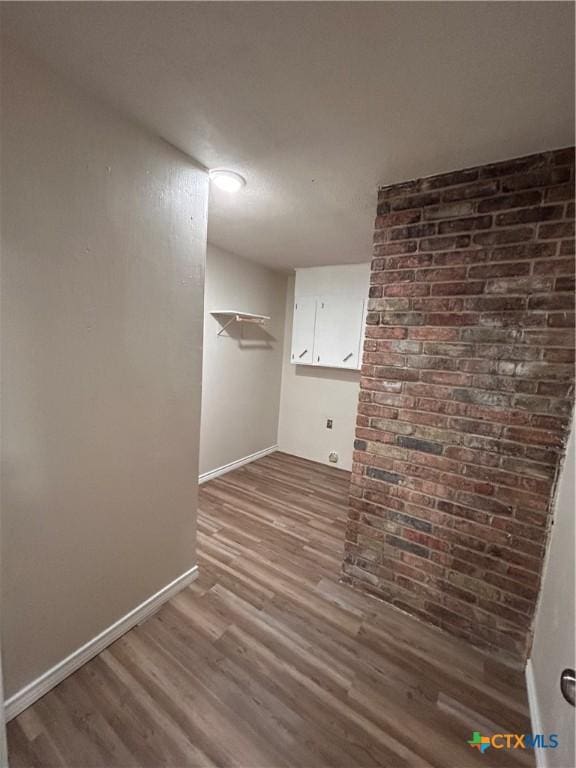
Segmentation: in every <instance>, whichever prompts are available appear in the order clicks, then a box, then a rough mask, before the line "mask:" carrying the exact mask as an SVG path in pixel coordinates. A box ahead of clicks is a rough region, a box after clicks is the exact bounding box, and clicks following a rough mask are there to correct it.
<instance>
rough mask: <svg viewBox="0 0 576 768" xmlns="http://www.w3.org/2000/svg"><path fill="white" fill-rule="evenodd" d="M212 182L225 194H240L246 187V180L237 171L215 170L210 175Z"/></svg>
mask: <svg viewBox="0 0 576 768" xmlns="http://www.w3.org/2000/svg"><path fill="white" fill-rule="evenodd" d="M209 176H210V181H212V183H213V184H214V185H215V186H217V187H218V189H223V190H224V192H238V190H240V189H242V187H244V186H245V185H246V179H245V178H244V177H243V176H240V174H239V173H236V172H235V171H225V170H220V169H217V170H214V171H210V173H209Z"/></svg>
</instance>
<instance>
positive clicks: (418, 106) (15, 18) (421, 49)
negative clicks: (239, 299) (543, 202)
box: [1, 2, 574, 268]
mask: <svg viewBox="0 0 576 768" xmlns="http://www.w3.org/2000/svg"><path fill="white" fill-rule="evenodd" d="M1 6H2V8H1V13H2V17H3V29H4V32H5V33H6V34H8V35H10V36H12V37H15V38H17V40H18V41H19V42H20V44H21V45H23V46H26V47H28V48H30V49H31V50H33V51H34V52H35V54H36V55H37V56H39V57H40V58H42V59H44V60H45V61H46V62H48V63H49V64H50V65H51V66H52V67H54V68H55V69H56V70H59V71H60V72H62V73H63V74H65V76H67V77H69V78H71V79H74V80H75V81H76V82H78V83H79V84H80V85H81V86H82V87H84V88H86V89H89V90H90V91H93V92H95V93H96V94H98V95H99V96H100V97H101V98H103V99H105V100H106V101H108V102H111V103H112V104H113V105H114V106H115V107H116V108H118V109H119V110H121V111H122V112H123V113H125V114H126V115H128V116H130V117H131V118H132V119H135V120H137V121H139V122H140V123H142V124H143V125H145V126H146V127H147V128H149V129H150V130H151V131H153V132H154V133H156V134H158V135H160V136H161V137H163V138H164V139H166V140H167V141H169V142H170V143H171V144H174V145H175V146H177V147H179V148H180V149H182V150H183V151H184V152H186V153H187V154H189V155H190V156H192V157H193V158H194V159H195V160H196V161H197V162H199V163H201V164H203V165H204V166H206V167H207V168H210V167H218V166H220V167H230V168H233V169H235V170H237V171H238V172H240V173H241V174H242V175H244V176H245V177H246V179H247V180H248V186H247V187H246V189H245V190H243V191H242V192H241V193H239V194H238V195H236V196H234V197H231V196H229V195H226V194H225V193H222V192H218V191H217V190H213V192H212V195H211V203H210V217H209V222H210V223H209V238H210V240H211V241H212V242H214V243H215V244H217V245H219V246H220V247H222V248H225V249H227V250H229V251H232V252H235V253H238V254H241V255H243V256H246V257H249V258H252V259H256V260H258V261H261V262H264V263H266V264H268V265H270V266H273V267H278V268H288V267H293V266H305V265H306V266H308V265H315V264H336V263H347V262H355V261H366V260H368V259H369V258H370V242H371V231H372V221H373V216H374V210H375V201H376V190H377V187H378V186H379V185H380V184H389V183H394V182H398V181H402V180H405V179H410V178H414V177H417V176H425V175H429V174H434V173H440V172H443V171H449V170H453V169H456V168H461V167H465V166H469V165H478V164H480V163H484V162H491V161H497V160H502V159H506V158H509V157H514V156H519V155H523V154H528V153H531V152H538V151H541V150H544V149H552V148H557V147H561V146H567V145H569V144H571V143H573V133H574V123H573V115H574V56H573V50H574V5H573V4H572V3H568V2H559V3H557V2H518V3H515V2H487V3H484V2H448V3H435V2H424V3H417V2H367V3H362V2H335V3H332V2H316V3H314V2H311V3H300V2H279V3H274V2H270V3H268V2H260V3H259V2H249V3H245V2H230V3H228V2H214V3H204V2H188V3H180V2H158V3H157V2H144V3H138V2H118V3H116V2H103V3H96V2H75V3H67V2H40V3H36V2H21V3H20V2H16V3H7V2H4V3H2V4H1Z"/></svg>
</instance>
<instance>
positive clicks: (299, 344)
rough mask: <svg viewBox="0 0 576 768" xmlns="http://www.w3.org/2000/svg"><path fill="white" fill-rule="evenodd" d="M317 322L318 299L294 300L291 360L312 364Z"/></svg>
mask: <svg viewBox="0 0 576 768" xmlns="http://www.w3.org/2000/svg"><path fill="white" fill-rule="evenodd" d="M315 322H316V300H315V299H310V298H301V299H298V300H297V301H295V302H294V323H293V326H292V352H291V357H290V361H291V362H292V363H300V364H304V365H311V364H312V362H313V359H314V357H313V355H314V328H315Z"/></svg>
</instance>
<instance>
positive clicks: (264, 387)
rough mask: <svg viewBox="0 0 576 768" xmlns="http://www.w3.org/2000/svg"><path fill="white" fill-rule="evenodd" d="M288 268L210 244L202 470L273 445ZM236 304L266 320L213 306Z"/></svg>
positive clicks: (206, 303) (205, 329) (222, 465)
mask: <svg viewBox="0 0 576 768" xmlns="http://www.w3.org/2000/svg"><path fill="white" fill-rule="evenodd" d="M285 299H286V275H284V274H282V273H281V272H277V271H274V270H271V269H267V268H266V267H263V266H262V265H260V264H256V263H255V262H252V261H248V260H247V259H244V258H241V257H240V256H236V255H235V254H233V253H228V252H226V251H222V250H220V249H219V248H216V247H215V246H214V245H211V244H208V250H207V257H206V293H205V318H204V320H205V322H204V360H203V365H204V369H203V377H202V378H203V390H202V430H201V439H200V473H201V475H205V474H206V473H210V472H213V471H214V470H217V469H219V468H220V467H224V466H226V465H227V464H230V463H232V462H236V461H239V460H241V459H243V458H245V457H247V456H251V455H252V454H254V453H258V452H260V451H264V450H266V449H268V448H272V447H274V446H276V444H277V442H278V411H279V406H280V380H281V375H282V345H283V340H284V314H285V313H284V302H285ZM217 309H234V310H238V311H243V312H252V313H254V314H258V315H268V316H270V320H269V321H267V322H266V323H265V324H264V325H261V326H260V325H251V324H247V323H244V324H240V323H236V322H234V323H231V324H230V325H229V326H228V328H227V329H226V330H225V331H223V333H222V334H221V335H220V336H218V332H219V331H220V330H221V329H222V327H223V325H224V324H225V323H226V322H227V319H226V318H221V319H218V318H216V317H214V316H213V315H212V314H211V311H213V310H217Z"/></svg>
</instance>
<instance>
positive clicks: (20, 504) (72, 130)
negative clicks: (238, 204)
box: [1, 41, 208, 697]
mask: <svg viewBox="0 0 576 768" xmlns="http://www.w3.org/2000/svg"><path fill="white" fill-rule="evenodd" d="M1 74H2V124H1V138H2V147H1V149H2V158H1V159H2V169H1V170H2V174H1V180H2V221H1V223H2V232H1V235H2V242H1V245H2V378H3V381H2V400H3V401H2V416H3V423H2V433H3V434H2V516H3V519H2V568H3V573H2V620H3V626H2V631H3V653H4V674H5V685H6V695H7V696H8V697H10V696H12V695H13V694H14V693H15V692H17V691H18V690H19V689H21V688H22V687H23V686H25V685H26V684H28V683H30V682H31V681H33V680H34V679H35V678H37V677H38V676H39V675H41V674H42V673H44V672H46V671H47V670H48V669H49V668H51V667H52V666H53V665H56V664H57V663H58V662H60V661H61V660H62V659H64V657H66V656H67V655H68V654H70V653H72V652H74V651H76V650H77V649H78V648H79V647H80V646H82V645H83V644H84V643H86V642H87V641H89V640H91V639H92V638H94V637H95V636H96V635H97V634H98V633H100V632H101V631H103V630H104V629H106V628H107V627H109V626H110V625H111V624H112V623H113V622H115V621H116V620H118V619H120V618H121V617H123V616H124V615H125V614H127V613H128V612H129V611H131V610H132V609H134V608H135V607H136V606H137V605H138V604H140V603H141V602H143V601H144V600H145V599H147V598H148V597H149V596H151V595H152V594H153V593H156V592H157V591H158V590H160V589H161V588H163V587H164V586H166V585H167V584H168V583H170V582H171V581H173V580H174V579H176V578H177V577H179V576H180V575H181V574H183V573H184V572H186V571H188V570H189V569H191V568H192V567H193V566H194V564H195V514H196V513H195V510H196V499H197V485H198V442H199V433H200V391H201V365H202V360H201V355H202V322H203V285H204V257H205V245H206V213H207V192H208V180H207V175H206V174H205V173H204V172H202V171H200V170H198V169H197V168H196V167H195V166H194V165H193V164H192V162H191V161H190V160H189V159H188V158H187V157H186V156H184V155H182V154H180V153H179V152H178V151H177V150H175V149H174V148H172V147H171V146H169V145H168V144H167V143H165V142H163V141H161V140H160V139H157V138H155V137H152V136H150V135H148V134H147V133H144V132H143V131H142V130H140V129H139V128H138V127H137V126H135V125H133V124H131V123H129V122H127V121H125V120H124V119H122V118H120V117H118V116H117V115H116V114H115V113H113V112H111V111H109V110H108V108H107V107H104V106H102V105H101V104H100V103H98V102H96V101H95V100H93V99H92V98H90V97H88V96H87V95H85V94H84V93H83V92H80V91H78V90H76V89H75V88H74V87H72V86H70V85H69V84H68V83H66V82H64V81H63V80H62V79H60V78H59V77H57V76H55V75H54V74H52V73H51V72H50V71H49V70H48V69H47V68H46V67H45V66H43V65H41V64H40V63H38V62H36V61H35V60H33V59H32V58H30V57H29V56H28V55H27V54H25V53H23V52H19V51H17V50H15V49H14V48H13V47H12V46H11V44H10V43H9V42H8V41H3V45H2V73H1Z"/></svg>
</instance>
